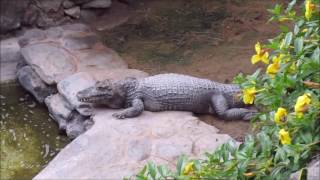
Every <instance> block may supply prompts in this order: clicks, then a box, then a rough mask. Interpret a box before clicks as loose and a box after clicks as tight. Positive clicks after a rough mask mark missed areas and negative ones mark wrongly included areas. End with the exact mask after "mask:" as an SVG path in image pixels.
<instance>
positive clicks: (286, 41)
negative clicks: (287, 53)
mask: <svg viewBox="0 0 320 180" xmlns="http://www.w3.org/2000/svg"><path fill="white" fill-rule="evenodd" d="M292 36H293V33H292V32H288V33H287V34H286V36H285V38H284V44H283V47H284V48H288V47H289V46H290V44H291V41H292Z"/></svg>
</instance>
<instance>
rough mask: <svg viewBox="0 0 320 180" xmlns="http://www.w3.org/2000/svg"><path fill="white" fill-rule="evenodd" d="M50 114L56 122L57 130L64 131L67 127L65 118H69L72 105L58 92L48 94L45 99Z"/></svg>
mask: <svg viewBox="0 0 320 180" xmlns="http://www.w3.org/2000/svg"><path fill="white" fill-rule="evenodd" d="M45 104H46V106H47V107H48V110H49V113H50V116H51V117H52V118H53V119H54V120H55V121H56V122H57V123H58V125H59V130H60V131H61V132H64V131H65V130H66V128H67V119H68V118H69V116H70V114H71V112H72V109H73V108H72V107H71V105H70V104H69V103H68V101H67V100H66V99H65V98H64V97H63V96H61V95H60V94H54V95H51V96H48V97H47V98H46V99H45Z"/></svg>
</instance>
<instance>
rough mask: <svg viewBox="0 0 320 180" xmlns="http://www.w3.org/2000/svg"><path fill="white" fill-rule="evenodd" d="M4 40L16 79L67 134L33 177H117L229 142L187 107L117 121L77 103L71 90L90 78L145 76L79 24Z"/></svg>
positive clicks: (102, 111) (90, 81)
mask: <svg viewBox="0 0 320 180" xmlns="http://www.w3.org/2000/svg"><path fill="white" fill-rule="evenodd" d="M12 42H13V45H12V43H11V45H10V43H8V42H6V43H7V44H8V45H7V46H6V47H8V48H9V49H11V52H12V53H11V54H10V55H8V54H7V55H4V56H6V57H11V59H15V60H10V58H6V59H8V62H11V63H14V64H11V66H12V67H15V65H17V64H18V65H17V68H18V69H17V73H16V74H17V79H18V81H19V82H20V84H21V85H22V86H23V87H24V88H25V89H26V90H27V91H29V92H30V93H31V94H32V95H33V96H34V97H35V98H36V99H37V100H38V101H39V102H40V103H44V104H45V105H46V106H47V107H48V110H49V113H50V115H51V117H52V118H53V119H54V120H55V121H56V122H57V123H58V125H59V129H60V130H61V132H63V133H66V134H67V136H69V137H70V138H72V139H74V140H73V141H72V142H71V143H70V144H69V145H67V146H66V147H65V148H64V149H63V150H62V151H61V152H60V153H59V154H58V155H57V156H56V157H55V158H54V160H52V162H50V163H49V165H48V166H47V167H46V168H45V169H44V170H43V171H42V172H40V173H39V174H38V175H37V176H36V177H35V179H65V178H67V179H81V178H82V179H104V178H108V179H110V178H111V179H121V178H123V177H125V176H126V177H130V176H133V175H134V174H135V173H137V171H138V170H140V169H141V167H143V165H144V164H145V163H146V162H147V161H154V162H157V163H161V164H167V165H169V166H170V167H171V168H174V164H175V161H176V160H177V158H178V156H180V155H182V154H186V155H189V156H191V157H200V156H201V155H202V154H203V153H204V152H206V151H213V150H214V149H215V148H217V146H219V145H220V144H222V143H224V142H226V141H228V140H230V139H231V138H230V136H229V135H227V134H218V129H216V128H215V127H213V126H210V125H207V124H205V123H203V122H201V121H199V119H198V118H196V117H194V116H193V114H192V113H189V112H173V111H171V112H159V113H152V112H144V113H143V114H142V115H141V116H139V117H137V118H133V119H128V120H124V121H121V120H117V119H114V118H113V117H112V115H111V114H113V113H114V112H116V111H117V110H111V109H107V108H100V109H96V108H93V107H92V105H91V104H85V103H81V102H79V101H78V100H77V98H76V93H77V92H79V91H80V90H83V89H85V88H87V87H89V86H92V85H94V84H95V83H96V82H97V81H100V80H105V79H110V80H111V81H117V80H121V79H124V78H126V77H136V78H141V77H146V76H148V74H147V73H145V72H142V71H139V70H136V69H128V67H127V64H126V63H125V61H123V60H122V59H121V57H120V56H119V55H118V54H117V53H116V52H114V51H113V50H111V49H109V48H107V47H106V46H105V45H103V44H102V43H101V42H100V40H99V38H98V37H97V35H96V34H95V33H93V31H91V29H90V28H88V27H87V26H86V25H83V24H72V25H64V26H58V27H52V28H49V29H47V30H40V29H31V30H28V31H26V32H25V34H24V35H23V36H21V37H20V38H19V39H18V40H16V39H15V40H14V41H12ZM8 52H9V51H8ZM12 69H13V68H12ZM13 72H15V70H14V69H13ZM12 74H13V73H12ZM11 76H13V75H11ZM11 78H12V77H11Z"/></svg>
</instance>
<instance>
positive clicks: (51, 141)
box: [0, 84, 69, 179]
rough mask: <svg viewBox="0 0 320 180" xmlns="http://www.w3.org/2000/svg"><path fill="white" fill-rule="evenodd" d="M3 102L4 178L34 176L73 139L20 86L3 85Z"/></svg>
mask: <svg viewBox="0 0 320 180" xmlns="http://www.w3.org/2000/svg"><path fill="white" fill-rule="evenodd" d="M0 101H1V103H0V112H1V117H0V118H1V119H0V137H1V142H0V143H1V151H0V153H1V154H0V157H1V159H0V160H1V161H0V163H1V164H0V167H1V169H0V179H31V178H32V177H34V176H35V175H36V174H37V173H38V172H39V171H41V169H43V168H44V167H45V166H46V165H47V164H48V162H49V161H50V160H51V159H52V158H53V157H54V156H55V155H56V154H57V153H58V152H59V151H60V149H62V148H63V147H64V146H65V145H66V144H67V143H68V142H69V139H68V138H67V137H66V136H64V135H59V132H58V127H57V124H56V123H55V122H54V121H53V120H52V119H51V118H50V117H49V115H48V111H47V109H46V107H45V106H44V105H40V104H38V103H36V101H35V99H34V98H33V97H31V95H29V94H28V93H27V92H26V91H25V90H23V89H22V88H21V87H20V86H19V85H17V84H5V85H4V84H1V91H0Z"/></svg>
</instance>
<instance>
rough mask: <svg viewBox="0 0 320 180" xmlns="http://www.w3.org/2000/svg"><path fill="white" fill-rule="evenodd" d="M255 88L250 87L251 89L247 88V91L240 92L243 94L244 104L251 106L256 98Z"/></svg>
mask: <svg viewBox="0 0 320 180" xmlns="http://www.w3.org/2000/svg"><path fill="white" fill-rule="evenodd" d="M256 92H257V91H256V88H255V87H252V88H247V89H244V90H243V91H242V93H243V102H244V103H245V104H253V101H254V99H255V97H256Z"/></svg>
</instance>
